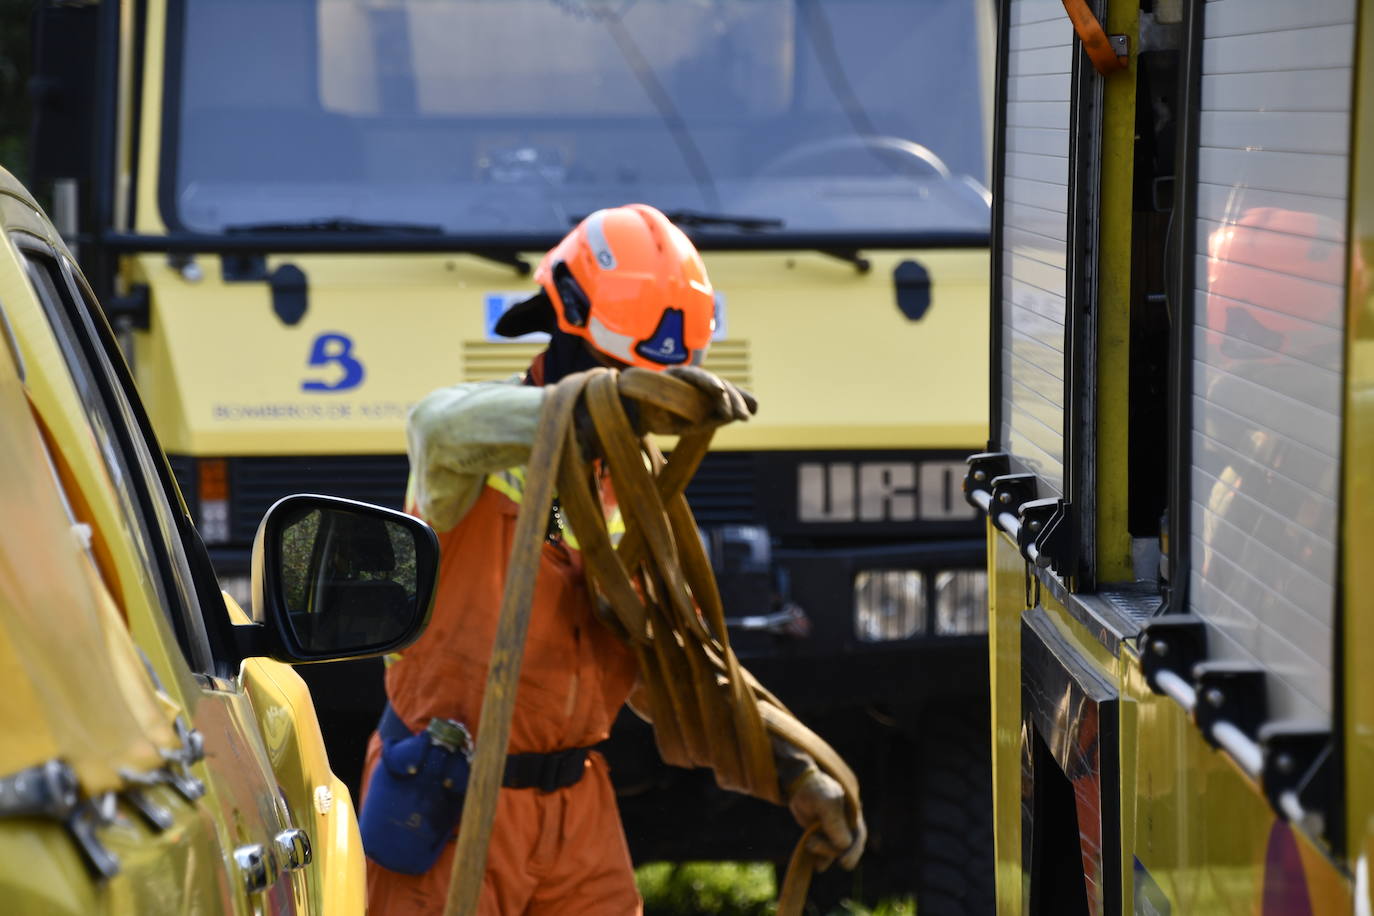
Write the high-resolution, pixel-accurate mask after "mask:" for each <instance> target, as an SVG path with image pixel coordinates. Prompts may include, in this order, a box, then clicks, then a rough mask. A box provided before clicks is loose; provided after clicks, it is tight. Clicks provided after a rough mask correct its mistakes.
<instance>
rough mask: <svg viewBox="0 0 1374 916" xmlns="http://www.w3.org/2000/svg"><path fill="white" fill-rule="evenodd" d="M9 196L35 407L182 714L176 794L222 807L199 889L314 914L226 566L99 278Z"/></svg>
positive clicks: (141, 909) (197, 865)
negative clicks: (95, 293) (205, 538)
mask: <svg viewBox="0 0 1374 916" xmlns="http://www.w3.org/2000/svg"><path fill="white" fill-rule="evenodd" d="M4 177H8V176H4ZM0 197H3V199H4V202H5V204H6V211H5V217H6V220H5V222H6V227H7V228H8V229H9V230H10V231H9V233H8V235H9V240H10V242H11V243H12V245H13V248H9V247H6V249H5V258H6V264H7V266H9V267H10V268H11V269H12V270H13V269H17V270H20V271H22V272H23V273H24V274H26V275H27V281H28V282H27V284H24V286H23V287H21V286H19V285H18V284H15V283H13V282H10V283H9V284H7V290H8V292H9V293H11V294H12V295H7V296H6V302H7V304H8V305H9V307H10V309H11V312H12V313H11V314H10V317H11V320H12V324H13V325H14V327H15V329H16V331H15V340H16V342H17V346H18V348H19V349H20V351H21V352H22V353H24V354H25V356H26V363H27V364H28V365H29V366H30V367H31V375H30V391H31V397H32V401H33V403H34V406H35V409H36V412H37V414H38V416H39V418H40V420H41V422H42V424H43V426H44V427H45V430H46V432H47V434H48V437H49V441H51V442H52V443H53V452H54V454H55V455H56V456H57V457H56V462H55V463H56V464H57V465H58V466H59V468H61V469H63V470H64V471H65V477H66V478H67V479H69V480H70V481H71V489H72V490H73V498H72V504H73V506H74V507H75V508H74V511H75V512H76V513H77V517H78V518H79V520H80V523H81V524H84V525H88V526H89V530H90V532H91V539H92V551H93V554H94V555H95V556H96V557H97V558H98V559H99V560H100V563H99V565H100V567H101V572H102V573H104V575H105V580H106V582H107V584H108V585H109V587H110V591H111V592H112V593H113V594H114V597H115V599H116V602H117V604H118V607H119V609H120V610H121V611H122V612H123V614H124V615H125V619H126V620H127V621H128V624H129V628H130V631H131V633H132V635H133V637H134V640H135V642H136V643H137V644H138V645H139V647H140V648H142V649H143V650H144V652H145V653H146V655H147V658H148V660H149V663H150V668H151V670H152V671H153V672H155V675H156V677H157V679H158V680H159V682H160V683H161V684H162V685H164V688H165V690H166V692H167V694H169V695H170V696H171V697H172V698H173V700H174V701H175V702H176V703H178V704H179V706H180V710H181V712H182V716H181V717H180V724H181V729H180V731H181V736H182V749H181V751H180V752H179V753H180V755H181V757H182V761H181V763H182V765H181V767H180V771H179V772H178V773H177V774H176V777H177V778H176V779H175V780H174V787H175V788H177V789H178V790H179V791H180V792H181V793H182V795H183V796H184V797H185V798H186V800H187V801H192V802H193V803H194V804H195V805H196V806H197V809H198V810H201V811H205V812H208V816H209V817H210V818H211V819H212V820H213V821H214V824H215V827H216V830H217V832H218V846H219V850H218V852H217V853H216V854H215V855H214V856H197V857H192V858H190V859H189V860H188V863H187V868H188V869H190V870H191V871H190V872H189V873H188V874H187V875H186V879H187V880H186V881H185V882H183V884H184V889H183V893H192V892H195V893H199V892H200V890H199V889H202V888H209V887H218V888H219V889H220V895H219V900H218V905H217V906H215V907H213V909H220V910H227V911H234V912H239V911H249V910H251V911H256V912H270V913H292V912H297V911H298V910H302V911H303V910H304V909H305V908H306V905H307V902H308V901H307V899H306V896H307V895H306V893H305V878H304V876H302V875H299V874H289V873H288V872H296V871H298V870H299V869H302V868H304V867H305V866H307V865H308V864H309V861H310V856H309V854H308V851H307V850H308V848H309V847H308V840H307V839H306V838H305V836H304V835H303V833H302V832H301V831H297V830H295V825H294V823H293V818H296V817H302V816H305V815H308V814H309V813H310V812H308V811H304V812H302V811H298V810H292V809H291V807H290V806H288V804H287V801H286V799H285V797H284V795H283V793H282V791H281V789H280V787H279V785H278V780H277V777H276V776H275V774H274V772H273V770H272V766H271V762H270V759H269V756H268V753H267V750H266V748H265V746H264V744H263V741H262V738H261V735H260V733H259V724H258V722H257V719H256V716H255V715H254V712H253V707H252V705H251V703H250V701H249V698H248V695H247V693H246V690H245V688H244V685H243V683H242V681H241V680H240V679H239V677H238V671H237V670H229V666H228V664H227V663H226V662H225V661H223V660H224V659H227V658H229V657H231V656H232V652H230V651H227V645H226V644H227V643H229V642H232V634H231V629H230V627H231V624H230V622H229V618H228V615H227V612H226V610H225V608H224V606H223V598H222V596H221V594H220V592H219V591H218V588H217V586H216V584H215V580H214V576H213V572H212V571H211V570H210V568H209V564H208V562H205V561H203V560H202V561H200V562H197V558H196V557H195V555H194V547H195V546H196V545H195V544H194V543H192V542H189V541H188V538H187V532H188V531H189V526H182V525H179V519H178V513H177V511H176V510H174V508H173V505H174V503H173V500H174V499H176V492H175V490H174V489H173V488H172V487H171V486H169V480H170V478H169V475H168V473H167V471H166V468H165V460H164V459H163V458H162V456H161V452H160V451H159V450H158V449H157V446H156V444H155V443H154V442H152V441H151V440H150V439H149V438H148V436H147V434H146V423H144V422H142V418H141V415H140V413H139V409H138V407H137V405H136V402H134V401H132V400H131V398H130V395H129V388H128V386H127V383H126V379H124V378H122V377H121V375H120V373H119V371H117V369H122V366H118V367H117V364H116V363H115V362H114V359H117V357H115V358H114V359H112V356H111V354H112V353H113V352H114V351H113V350H112V349H111V346H112V341H109V340H108V336H109V335H108V329H107V328H105V327H104V325H103V319H101V317H100V315H99V312H98V311H97V310H96V307H95V306H94V303H93V301H92V300H91V299H90V297H89V294H88V293H87V291H86V289H85V287H84V284H83V282H82V281H80V279H79V278H78V277H77V276H76V275H75V274H74V273H73V269H72V268H71V266H70V260H69V258H68V256H67V255H66V253H65V251H63V250H61V248H60V242H57V241H56V239H55V238H54V237H53V235H52V234H51V227H50V226H48V225H47V224H46V220H42V219H41V218H37V219H36V218H35V217H36V212H35V211H34V210H33V209H32V207H31V205H30V206H28V207H25V206H24V205H25V204H27V203H28V202H27V201H24V200H23V199H22V198H17V197H5V196H4V195H0ZM16 204H17V206H16ZM26 209H27V213H25V212H24V211H25V210H26ZM20 309H22V310H23V312H22V314H18V315H16V314H13V312H17V311H18V310H20ZM102 332H103V333H102ZM190 535H191V537H194V532H193V531H190ZM188 546H190V547H191V551H190V553H189V554H188ZM201 795H203V796H204V797H203V798H200V797H199V796H201ZM106 832H107V831H104V830H96V831H95V833H96V836H95V837H94V843H95V845H96V846H102V845H106V838H105V837H106ZM111 842H112V841H111ZM112 849H113V847H112V846H111V847H109V851H112ZM11 861H13V860H11ZM102 888H103V889H102V890H100V891H98V892H97V897H98V898H100V899H101V900H102V901H103V903H102V906H101V908H104V909H107V910H110V911H114V912H138V913H147V912H154V913H156V912H184V911H185V907H184V906H183V904H182V902H179V901H177V900H176V899H175V898H168V900H169V902H168V903H166V904H161V903H153V902H151V900H150V901H148V903H147V905H144V904H135V903H134V901H133V900H131V899H130V900H124V899H119V900H113V899H106V898H108V897H109V896H110V890H109V888H108V887H107V886H102ZM164 906H165V907H169V908H167V909H163V907H164Z"/></svg>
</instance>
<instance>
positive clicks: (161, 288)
mask: <svg viewBox="0 0 1374 916" xmlns="http://www.w3.org/2000/svg"><path fill="white" fill-rule="evenodd" d="M37 17H38V21H37V23H36V36H37V45H36V49H35V50H36V53H35V66H36V69H37V76H36V79H35V84H34V85H35V88H36V93H35V99H34V106H35V118H36V128H35V133H34V178H35V179H36V184H38V185H39V186H40V187H41V188H42V189H43V190H44V191H45V192H47V191H50V192H51V194H52V200H53V204H54V206H53V209H54V214H55V217H56V218H57V219H58V220H59V222H60V223H61V225H62V228H63V231H64V233H65V234H66V235H67V236H68V237H69V239H70V240H71V241H72V243H73V244H74V246H75V248H76V249H77V251H78V255H79V257H80V258H81V261H82V264H83V266H84V268H85V270H86V273H87V275H88V276H90V277H91V279H92V283H93V284H94V285H95V286H96V287H97V291H98V292H99V293H100V296H101V300H102V302H104V303H105V306H106V309H107V311H108V313H109V314H110V316H111V321H112V323H113V324H114V325H115V326H116V328H117V329H118V330H119V332H120V334H121V337H122V342H123V345H124V348H125V351H126V353H127V354H128V356H129V359H130V361H131V363H132V366H133V369H134V372H135V375H136V378H137V381H138V383H139V386H140V388H141V390H142V392H143V394H144V397H145V400H146V401H147V404H148V410H149V413H150V415H151V417H152V420H153V423H154V425H155V426H156V427H157V430H158V434H159V435H160V437H161V439H162V441H163V443H164V444H165V446H166V448H167V451H168V453H169V455H170V456H171V460H172V462H173V465H174V467H175V468H176V471H177V474H178V477H179V479H180V481H181V484H182V489H183V491H184V492H185V494H186V496H187V500H188V502H189V503H190V505H191V509H192V512H193V513H194V514H195V516H196V521H197V525H198V527H199V530H200V531H201V533H202V535H203V537H204V539H205V541H206V543H207V545H208V546H209V549H210V551H211V555H212V557H213V560H214V563H215V566H216V568H217V570H218V571H219V572H220V574H221V575H222V576H223V577H224V579H225V581H226V582H227V583H228V586H229V588H230V590H231V591H234V590H236V589H237V590H238V591H240V592H241V591H242V590H243V589H244V588H245V587H246V582H247V580H246V578H245V573H246V570H247V568H248V567H247V557H248V548H249V545H250V541H251V537H252V533H253V531H254V528H255V526H256V524H257V520H258V519H259V518H260V516H261V515H262V511H263V509H264V508H265V507H266V506H268V505H270V504H271V502H272V501H273V500H274V499H275V498H276V497H277V496H278V495H279V494H284V493H289V492H293V491H296V490H302V489H308V490H312V491H316V492H325V493H331V494H335V495H340V496H347V497H352V498H357V499H364V500H367V501H370V502H380V503H383V504H390V505H393V506H394V505H397V504H398V503H399V502H400V500H401V498H402V494H403V491H404V480H405V474H406V460H405V455H404V438H403V424H404V418H405V414H406V411H407V409H408V407H409V405H410V404H411V403H412V402H414V401H415V400H416V399H418V398H419V397H421V396H423V395H424V394H425V393H427V392H428V391H430V390H433V389H434V388H437V387H440V386H443V385H447V384H452V383H454V382H456V381H463V380H473V379H489V378H497V377H501V376H505V375H509V374H510V373H513V372H518V371H521V370H522V369H523V368H524V367H525V366H526V365H527V363H528V361H529V359H530V357H531V356H532V355H533V354H534V353H535V352H537V351H538V349H539V348H540V346H541V344H540V343H539V342H538V341H519V342H514V343H512V342H509V341H505V340H503V339H500V338H496V337H495V336H494V335H493V333H492V325H493V323H494V321H495V319H496V318H497V317H498V316H499V315H500V314H501V311H502V310H503V309H504V308H505V307H506V306H507V304H508V303H510V302H511V301H513V300H514V299H516V298H518V297H522V296H524V295H526V294H527V293H528V292H529V291H530V290H531V289H532V284H531V282H530V280H529V277H528V274H529V272H530V269H531V266H532V264H533V263H534V262H535V261H536V259H537V258H538V257H539V255H540V253H541V252H542V251H543V250H545V249H547V248H548V247H549V246H550V245H551V244H552V243H554V242H555V241H556V240H557V239H558V238H559V237H561V236H562V235H563V234H564V233H565V232H566V231H567V230H568V229H569V228H570V226H571V225H572V224H573V222H574V221H575V220H577V219H578V218H579V217H582V216H585V215H586V214H588V213H590V212H592V211H594V210H595V209H597V208H598V207H604V206H609V205H615V204H621V203H626V202H630V201H642V202H645V203H649V204H653V205H655V206H657V207H659V208H660V209H662V210H664V211H665V212H667V213H668V214H669V215H670V216H671V217H672V218H673V219H674V220H675V221H676V222H677V223H678V224H679V225H681V226H682V227H683V228H684V229H685V230H687V231H688V232H689V233H691V235H692V237H693V238H694V239H695V241H696V243H697V244H698V246H699V247H700V248H701V249H702V250H703V252H704V254H705V258H706V261H707V265H708V270H709V271H710V274H711V277H712V279H713V282H714V285H715V286H716V288H717V289H719V290H720V291H721V295H720V296H719V298H718V302H717V337H718V339H717V340H716V341H715V343H714V344H713V346H712V349H711V352H710V355H709V357H708V361H707V367H708V368H710V369H713V370H714V371H716V372H719V373H720V374H722V375H724V376H725V377H727V378H730V379H731V380H732V381H735V382H737V383H739V384H741V385H744V386H745V387H747V388H750V389H752V390H753V391H754V392H755V393H756V394H757V395H758V397H759V400H760V402H761V403H762V404H763V405H764V406H763V409H762V411H761V413H760V415H759V417H758V418H757V421H756V422H751V423H749V424H747V425H744V426H742V427H741V428H740V429H738V430H734V429H732V430H728V431H726V432H725V433H724V434H722V436H721V437H720V447H721V449H722V451H720V452H719V453H717V454H713V455H712V456H710V458H709V459H708V460H707V462H706V463H705V464H704V465H703V466H702V470H701V471H700V473H699V475H698V478H697V480H696V481H695V482H694V484H693V487H692V489H691V491H690V492H689V497H690V499H691V502H692V505H693V506H694V508H695V510H696V513H697V516H698V519H699V521H700V522H701V524H702V527H703V529H704V531H705V536H706V538H707V540H708V541H709V546H710V550H711V553H712V556H713V558H714V562H715V565H716V572H717V576H718V578H719V580H720V582H721V585H722V589H723V591H724V593H725V601H726V604H727V612H728V613H729V614H730V616H731V620H732V623H733V626H734V629H735V631H736V636H735V645H736V648H737V650H738V651H739V652H740V654H741V656H742V657H743V658H744V659H745V661H746V664H748V665H749V666H750V668H751V669H752V670H753V671H755V672H756V673H757V674H758V675H759V676H760V678H761V679H762V680H763V681H764V682H766V683H768V684H769V685H770V686H771V687H772V688H773V689H775V690H776V691H778V693H779V694H781V695H782V696H783V697H784V698H785V699H786V700H787V702H788V703H789V704H790V705H791V706H792V707H793V708H794V709H797V710H799V712H800V713H801V714H802V715H804V716H805V717H806V718H807V719H808V720H809V721H810V722H811V723H812V725H813V726H815V727H816V728H817V729H818V730H820V731H822V732H823V733H825V734H826V735H827V737H828V738H830V739H831V740H832V742H833V743H834V744H836V746H837V747H839V748H840V749H841V750H842V751H844V752H845V753H846V755H847V756H848V757H849V759H851V760H852V761H855V762H856V769H858V770H859V772H860V776H861V778H862V779H863V780H864V785H865V795H866V797H868V798H871V799H874V800H875V801H877V800H884V804H883V805H882V806H881V807H880V808H875V809H874V810H873V811H871V812H870V816H869V822H870V823H871V824H872V825H873V835H874V839H873V842H872V843H871V848H872V850H873V853H872V854H871V855H870V857H869V859H868V861H869V864H868V866H867V867H868V873H867V874H866V875H865V877H864V881H865V887H867V888H870V889H872V890H874V891H875V892H876V891H877V890H879V889H881V888H882V887H883V886H884V883H886V884H887V885H889V886H891V885H900V886H903V887H907V886H910V884H911V883H912V882H915V883H916V884H917V885H918V887H920V888H924V890H922V891H921V892H920V893H921V897H922V903H921V906H922V912H923V914H925V913H936V912H939V911H940V910H939V906H940V904H939V902H938V900H940V899H945V898H948V899H950V900H952V901H953V902H952V903H950V904H949V905H950V906H951V907H957V906H961V905H962V903H960V901H962V900H963V899H964V898H965V897H967V896H968V895H970V894H973V895H974V896H977V895H978V894H980V893H981V894H983V895H984V896H986V891H985V890H982V889H981V888H980V880H979V879H980V878H981V875H982V874H984V873H985V872H986V869H987V868H988V867H989V865H990V860H987V859H980V858H979V856H978V850H979V848H980V844H978V843H977V842H976V841H969V840H968V837H971V836H975V835H980V834H986V832H987V830H988V829H990V826H989V825H987V824H986V822H985V818H986V814H985V811H986V809H987V803H986V799H987V796H988V791H989V790H988V782H987V780H988V778H989V777H988V755H987V743H986V735H985V734H984V733H983V731H982V730H981V729H979V728H978V727H977V726H976V725H975V724H973V723H975V722H976V721H977V718H978V717H977V716H976V715H975V716H969V715H966V714H965V713H966V711H967V710H969V709H978V708H982V707H985V706H986V703H987V699H986V698H987V684H986V666H985V658H986V635H985V629H986V622H985V619H984V615H983V607H984V604H985V602H984V600H983V593H984V588H985V580H984V573H983V571H982V564H983V551H984V542H983V537H982V532H981V524H980V522H979V520H978V518H977V515H976V513H975V512H974V510H973V509H972V508H971V507H969V506H968V505H967V504H966V503H965V502H964V501H963V499H962V498H961V494H960V480H961V479H962V476H963V458H964V457H965V455H967V454H968V452H969V451H970V450H972V449H975V448H977V447H978V444H979V443H980V442H981V441H982V438H983V433H982V425H983V424H982V413H983V403H984V401H985V398H986V384H987V382H986V379H987V374H986V368H985V366H986V363H985V359H986V348H985V344H984V341H985V339H986V333H987V327H986V318H985V312H984V309H983V307H982V303H983V302H984V301H985V298H986V295H987V293H986V289H987V263H988V262H987V242H988V218H989V203H988V191H987V188H986V175H987V169H988V160H989V156H988V135H989V125H990V123H991V120H990V113H991V77H990V71H989V70H988V68H985V66H984V64H986V63H987V62H989V61H990V60H991V56H992V35H993V11H992V5H991V3H990V2H987V0H980V2H976V3H970V2H967V0H929V2H922V3H911V2H908V0H861V2H850V0H844V2H841V0H708V2H702V0H693V2H687V0H604V2H602V0H448V2H433V0H232V2H230V0H99V2H92V3H78V4H72V3H55V2H52V3H49V2H45V3H42V4H40V5H39V11H38V13H37ZM985 71H987V72H985ZM236 582H237V586H236V585H235V583H236ZM360 666H361V667H360ZM378 672H379V668H378V667H376V664H375V663H374V662H363V663H346V664H339V665H328V666H314V667H313V668H311V669H308V670H307V669H303V670H302V674H303V676H304V677H306V679H307V680H308V681H309V682H310V684H311V688H312V693H313V695H314V697H315V700H316V704H317V707H318V709H319V712H320V718H321V722H322V725H323V727H324V729H325V734H326V739H327V741H328V743H329V746H330V753H331V762H332V764H333V765H334V768H335V770H336V771H337V772H338V773H340V774H341V775H342V776H344V777H345V779H346V780H348V781H352V780H356V777H357V773H358V771H359V769H360V761H361V751H362V744H363V740H364V739H365V736H366V734H367V732H368V731H369V730H370V729H371V727H372V726H373V724H374V723H375V721H376V715H375V714H376V712H377V710H378V708H379V707H378V703H379V700H380V678H379V673H378ZM918 736H919V737H918ZM611 756H612V759H613V763H614V768H615V771H616V773H617V779H618V781H619V786H620V789H621V791H622V793H623V794H622V810H623V812H624V815H625V818H626V821H627V827H628V828H629V832H630V836H631V839H632V843H633V844H634V847H635V853H636V856H638V857H640V858H645V857H672V858H677V857H682V856H689V855H690V856H694V857H700V856H702V855H706V854H710V855H712V856H719V857H750V858H757V857H767V856H771V855H774V854H778V855H781V854H783V853H784V851H785V850H786V849H787V835H788V831H789V829H790V827H789V825H788V824H787V823H786V821H785V819H783V818H781V817H778V816H777V815H776V814H775V813H772V812H770V814H773V818H772V819H771V820H769V821H768V823H771V824H776V828H777V830H776V836H775V837H771V838H770V837H768V836H767V835H766V832H765V833H764V834H760V832H759V831H757V830H750V831H746V830H743V829H740V827H739V825H740V824H742V823H745V821H743V820H740V819H739V818H742V817H744V816H745V814H744V813H743V812H745V811H746V810H748V811H750V812H751V813H750V814H749V815H748V816H750V817H753V816H755V815H754V814H753V813H752V809H750V806H749V803H748V802H746V801H744V800H742V799H741V800H737V799H734V798H728V797H726V796H723V795H719V794H716V793H714V792H713V791H709V790H708V787H707V783H708V782H709V780H708V779H706V778H700V774H692V773H685V772H681V771H673V770H669V769H667V768H665V767H663V766H662V765H661V764H659V763H658V762H657V759H656V755H655V753H654V751H653V749H652V744H651V740H650V737H649V735H648V733H647V731H635V730H634V725H633V723H630V724H629V725H628V726H627V727H626V728H625V729H622V730H621V731H619V732H618V734H617V738H616V739H615V742H614V743H613V746H612V748H611ZM951 812H954V814H951ZM665 817H670V818H674V819H676V820H677V821H678V822H679V823H680V824H681V825H682V826H681V828H680V829H679V830H677V831H672V832H665V831H662V830H653V829H650V828H651V825H653V824H656V823H658V822H660V821H661V820H662V819H663V818H665ZM708 840H709V843H708V842H707V841H708ZM966 843H967V844H968V845H969V849H964V848H963V847H964V845H965V844H966ZM923 863H924V864H923ZM951 875H952V876H954V877H953V878H951V877H950V876H951ZM970 888H971V889H970ZM950 912H962V910H959V909H957V908H954V909H950Z"/></svg>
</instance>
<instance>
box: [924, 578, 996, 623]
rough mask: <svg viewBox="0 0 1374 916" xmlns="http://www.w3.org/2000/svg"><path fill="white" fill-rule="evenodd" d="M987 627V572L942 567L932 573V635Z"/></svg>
mask: <svg viewBox="0 0 1374 916" xmlns="http://www.w3.org/2000/svg"><path fill="white" fill-rule="evenodd" d="M987 631H988V574H987V572H986V571H985V570H982V569H942V570H940V571H939V572H938V573H936V574H935V635H937V636H965V635H970V634H974V633H986V632H987Z"/></svg>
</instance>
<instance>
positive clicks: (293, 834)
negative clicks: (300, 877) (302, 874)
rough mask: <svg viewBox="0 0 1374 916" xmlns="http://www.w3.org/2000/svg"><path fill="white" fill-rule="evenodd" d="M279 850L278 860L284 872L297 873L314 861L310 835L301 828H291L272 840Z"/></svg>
mask: <svg viewBox="0 0 1374 916" xmlns="http://www.w3.org/2000/svg"><path fill="white" fill-rule="evenodd" d="M272 845H273V846H275V847H276V850H277V860H278V861H279V862H280V863H281V867H282V870H283V871H296V870H297V869H301V868H305V867H306V866H307V865H309V864H310V863H311V862H312V861H314V858H315V855H314V850H312V849H311V848H310V835H309V834H308V833H306V832H305V831H304V830H302V829H301V828H299V827H289V828H287V829H286V830H283V831H282V832H281V833H279V834H277V835H276V836H275V837H273V838H272Z"/></svg>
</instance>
